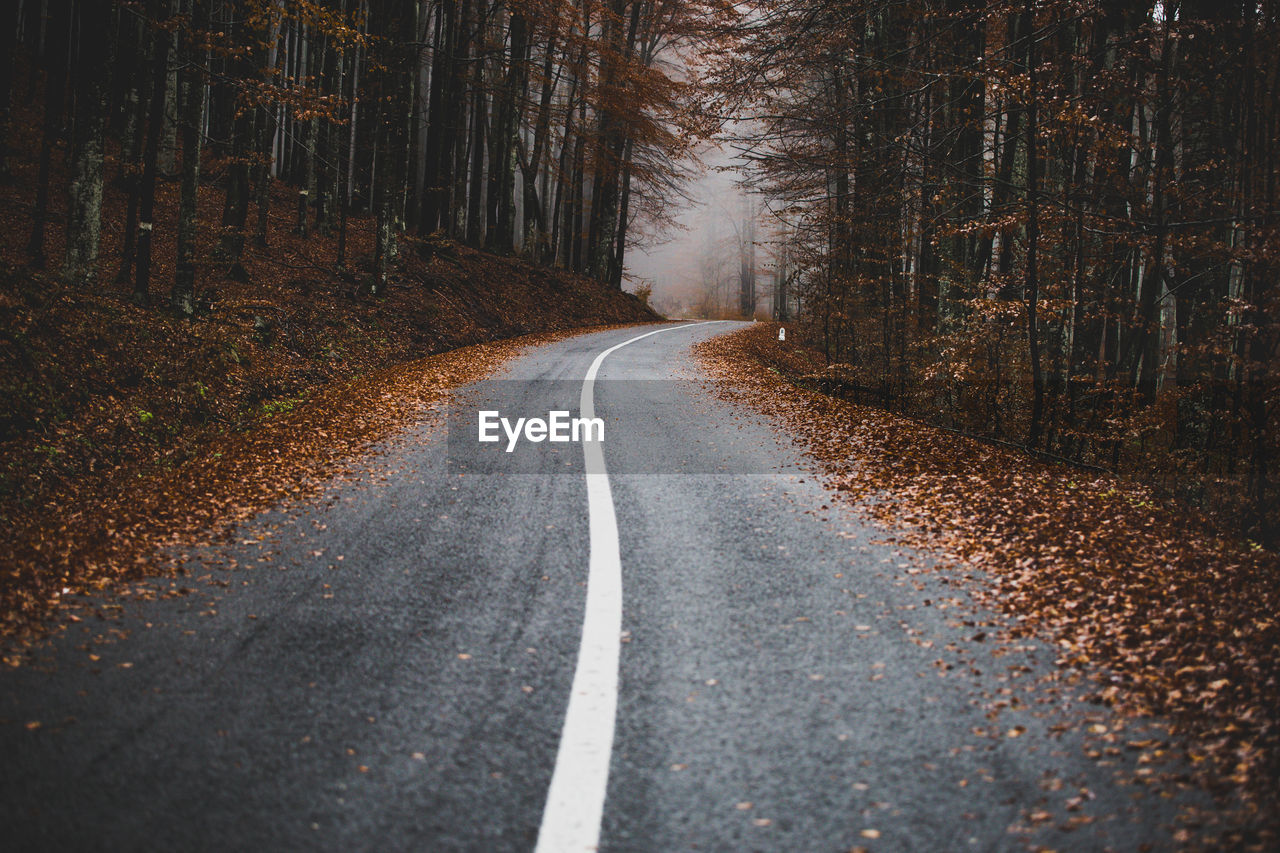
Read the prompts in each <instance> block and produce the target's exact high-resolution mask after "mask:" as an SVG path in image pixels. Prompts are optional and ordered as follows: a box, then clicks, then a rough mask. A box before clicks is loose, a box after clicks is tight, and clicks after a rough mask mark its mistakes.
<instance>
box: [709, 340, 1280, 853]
mask: <svg viewBox="0 0 1280 853" xmlns="http://www.w3.org/2000/svg"><path fill="white" fill-rule="evenodd" d="M777 330H778V326H777V324H772V323H761V324H757V325H755V326H753V327H751V328H749V329H745V330H742V331H740V332H737V333H734V334H732V335H728V336H723V337H720V338H716V339H714V340H711V341H708V342H706V343H704V344H701V345H699V347H698V348H697V352H698V355H699V356H700V358H701V359H702V361H703V363H704V365H705V366H706V367H707V368H708V369H709V371H710V372H711V374H712V375H713V376H715V377H717V378H719V379H721V380H723V381H722V382H721V383H720V384H719V387H720V389H721V393H722V394H724V395H726V396H727V397H729V398H730V399H733V400H736V401H738V402H741V403H744V404H746V405H749V406H754V407H755V408H758V409H760V410H762V411H766V412H768V413H770V414H772V415H775V416H777V417H778V418H780V419H781V420H782V422H783V423H784V424H785V427H786V429H787V431H788V433H789V434H791V435H792V436H795V438H796V440H797V441H798V442H799V443H800V445H801V446H802V447H804V448H805V449H806V450H807V451H809V453H810V454H811V455H812V456H813V458H815V459H816V460H817V464H818V465H819V466H820V468H821V472H822V474H823V476H824V478H825V479H826V481H827V482H828V483H829V485H830V486H831V488H832V489H833V490H835V491H837V492H838V493H840V494H841V495H842V496H847V498H848V500H849V502H850V503H851V504H853V505H856V506H858V507H861V508H863V509H864V510H865V511H866V512H868V513H869V514H870V515H871V516H873V518H874V520H875V521H877V522H878V523H879V524H881V525H883V526H884V527H885V528H886V529H888V530H889V531H891V532H892V534H893V535H894V537H895V538H898V539H900V540H901V541H903V542H906V543H910V544H912V545H915V546H918V547H921V548H923V549H924V550H926V551H927V552H930V553H932V554H933V555H934V556H936V557H937V560H938V561H937V564H936V565H935V567H934V570H936V571H940V572H944V573H946V574H947V575H948V576H949V577H952V578H955V579H958V580H959V581H960V582H963V583H966V584H971V585H973V586H974V587H975V588H976V590H977V593H978V595H979V597H980V598H981V599H982V600H984V601H985V602H987V603H988V604H990V605H991V606H992V607H994V608H996V609H997V610H999V611H1002V612H1004V613H1005V614H1007V616H1008V617H1009V618H1010V624H1011V625H1013V626H1014V627H1013V628H1012V629H1011V630H1010V633H1011V635H1012V636H1014V637H1016V636H1029V635H1038V636H1041V637H1044V638H1046V639H1047V640H1049V641H1050V642H1053V643H1055V644H1056V645H1057V646H1058V647H1059V648H1060V657H1059V658H1058V660H1057V664H1058V667H1059V670H1058V672H1057V673H1055V675H1054V679H1055V682H1056V685H1051V689H1055V688H1056V689H1063V690H1071V691H1077V692H1082V693H1084V694H1085V695H1086V696H1087V698H1089V699H1091V700H1093V701H1096V702H1098V703H1100V704H1104V705H1106V706H1110V707H1111V708H1112V709H1113V710H1115V711H1116V712H1117V713H1119V714H1121V715H1133V716H1144V717H1152V716H1154V717H1156V718H1162V719H1165V720H1168V721H1169V723H1170V738H1169V739H1168V740H1167V741H1164V742H1160V741H1154V740H1149V739H1148V740H1142V741H1128V740H1126V739H1125V738H1124V737H1123V735H1121V734H1118V733H1117V732H1115V731H1114V730H1112V731H1110V732H1108V731H1106V730H1105V727H1104V729H1103V731H1102V732H1101V733H1100V734H1101V737H1100V744H1099V747H1098V749H1097V753H1098V754H1097V756H1095V757H1096V758H1099V759H1100V760H1105V758H1106V756H1107V755H1115V754H1118V752H1119V751H1120V750H1137V751H1139V753H1140V756H1139V759H1138V760H1139V763H1140V764H1142V765H1143V767H1142V769H1140V770H1139V775H1138V776H1137V777H1136V778H1134V779H1133V780H1131V782H1132V784H1136V785H1144V786H1146V785H1158V784H1162V783H1163V782H1165V781H1169V780H1161V779H1159V778H1158V777H1159V775H1160V771H1158V770H1157V769H1156V767H1157V765H1159V764H1160V761H1161V759H1163V758H1165V757H1166V755H1167V754H1168V753H1170V752H1173V753H1175V754H1176V753H1177V752H1178V751H1184V755H1183V757H1184V758H1185V759H1186V762H1185V763H1186V765H1187V766H1190V767H1191V768H1193V772H1194V774H1195V776H1196V777H1197V778H1196V779H1195V780H1194V781H1195V782H1196V783H1198V784H1200V785H1203V786H1204V787H1205V788H1207V789H1208V790H1209V791H1210V792H1211V793H1213V794H1214V795H1215V796H1216V802H1217V803H1218V804H1219V805H1220V807H1221V811H1220V812H1218V813H1215V814H1204V815H1195V816H1191V817H1190V824H1189V828H1188V829H1186V830H1184V836H1183V837H1180V839H1179V840H1180V842H1182V843H1186V844H1187V845H1188V846H1191V847H1200V846H1206V847H1207V848H1209V849H1214V848H1218V849H1242V848H1247V849H1276V847H1275V846H1276V844H1277V843H1280V795H1278V793H1277V790H1276V787H1275V781H1276V779H1277V778H1280V661H1277V658H1276V649H1277V648H1280V620H1278V619H1277V616H1276V614H1277V613H1280V584H1277V582H1276V579H1277V577H1278V576H1280V559H1278V558H1277V555H1275V554H1274V553H1271V552H1269V551H1265V550H1262V549H1260V548H1258V547H1257V546H1254V545H1251V544H1250V543H1245V542H1240V541H1238V540H1235V539H1233V538H1231V537H1229V536H1226V535H1221V534H1220V533H1218V532H1216V531H1215V530H1214V529H1213V527H1212V526H1211V525H1210V524H1209V523H1208V522H1207V521H1205V520H1204V519H1203V518H1200V517H1197V516H1195V515H1192V514H1189V513H1187V512H1186V511H1184V510H1183V509H1181V508H1179V507H1178V506H1176V505H1174V504H1172V503H1170V502H1168V501H1165V500H1162V499H1160V498H1159V497H1158V496H1156V495H1155V494H1154V493H1153V492H1152V491H1151V490H1150V489H1147V488H1145V487H1143V486H1140V485H1136V484H1134V483H1132V482H1129V481H1126V480H1124V479H1122V478H1119V477H1114V476H1110V475H1106V474H1098V473H1096V472H1092V471H1085V470H1082V469H1079V468H1074V467H1071V466H1069V465H1062V464H1051V463H1046V462H1042V461H1039V460H1036V459H1033V458H1032V457H1030V456H1028V455H1027V454H1025V453H1022V452H1020V451H1018V450H1016V449H1012V448H1009V447H1004V446H997V445H993V444H991V443H988V442H983V441H980V440H977V439H973V438H969V437H966V436H963V435H958V434H956V433H954V432H950V431H946V430H942V429H938V428H935V427H931V426H927V425H923V424H920V423H918V422H916V421H913V420H910V419H907V418H903V417H899V416H896V415H894V414H891V413H889V412H886V411H884V410H882V409H878V408H874V407H868V406H864V405H858V404H856V403H853V402H849V401H846V400H843V399H838V398H837V397H834V396H831V395H828V394H824V393H821V392H820V391H818V390H817V388H818V386H819V381H820V379H821V376H822V372H823V370H824V366H825V365H824V361H823V359H822V355H821V353H819V352H817V351H816V350H811V349H808V348H806V347H805V346H804V345H803V344H801V343H797V342H796V341H795V336H794V335H792V336H791V337H790V338H789V339H788V340H787V342H785V343H784V342H780V341H778V340H777ZM992 639H993V641H994V640H995V639H996V638H994V637H993V638H992ZM1144 771H1145V772H1144ZM1174 781H1175V782H1176V780H1174ZM1197 824H1200V825H1199V826H1198V827H1197Z"/></svg>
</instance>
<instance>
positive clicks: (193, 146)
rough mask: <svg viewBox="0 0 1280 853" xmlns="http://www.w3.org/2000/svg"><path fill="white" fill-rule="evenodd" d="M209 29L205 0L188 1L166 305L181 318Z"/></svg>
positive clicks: (190, 276)
mask: <svg viewBox="0 0 1280 853" xmlns="http://www.w3.org/2000/svg"><path fill="white" fill-rule="evenodd" d="M208 30H209V0H191V16H190V27H189V28H188V29H187V31H186V32H185V33H184V34H183V37H184V39H185V41H186V45H185V48H184V56H183V58H184V60H185V62H184V63H183V64H184V66H185V69H186V70H185V71H184V74H183V76H184V77H185V78H186V87H185V92H186V94H185V95H184V98H185V100H184V101H183V104H182V122H181V125H182V126H181V132H182V195H181V198H180V200H179V203H178V257H177V269H176V271H175V274H174V278H173V290H172V291H170V294H169V305H170V307H171V308H173V310H174V311H176V312H178V313H179V314H180V315H182V316H184V317H190V316H192V315H193V314H195V310H196V305H195V291H196V239H197V237H198V231H199V215H198V213H197V209H196V206H197V203H198V202H199V192H200V148H201V143H202V142H203V133H202V132H201V131H202V129H203V126H204V79H205V74H204V70H205V64H206V63H207V62H208V52H207V51H205V50H202V49H200V48H199V47H198V46H197V45H198V44H200V43H202V42H203V41H204V39H205V38H206V36H207V33H208Z"/></svg>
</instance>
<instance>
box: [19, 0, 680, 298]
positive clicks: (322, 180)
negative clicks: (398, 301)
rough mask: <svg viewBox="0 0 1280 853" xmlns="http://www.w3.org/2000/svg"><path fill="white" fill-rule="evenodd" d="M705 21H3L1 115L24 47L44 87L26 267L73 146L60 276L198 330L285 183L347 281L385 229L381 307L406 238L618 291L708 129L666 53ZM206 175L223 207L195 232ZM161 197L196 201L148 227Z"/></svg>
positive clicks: (305, 3) (165, 6) (70, 10)
mask: <svg viewBox="0 0 1280 853" xmlns="http://www.w3.org/2000/svg"><path fill="white" fill-rule="evenodd" d="M698 12H699V10H698V8H697V7H696V6H694V5H691V4H688V3H675V2H657V3H653V2H638V3H627V2H624V0H614V2H609V3H605V4H601V3H596V2H591V0H583V2H581V3H576V4H575V3H568V2H554V0H549V1H548V2H543V0H533V2H529V3H525V2H518V3H508V2H490V0H461V2H458V0H441V2H435V3H417V2H402V1H401V0H138V2H123V0H121V2H114V3H106V2H97V0H26V1H25V2H15V3H6V4H5V14H6V15H8V16H9V20H7V21H4V22H0V29H2V30H3V33H4V36H5V37H6V38H11V39H14V40H15V41H14V43H12V44H10V45H9V46H7V47H6V50H5V55H6V61H5V79H4V81H2V82H0V86H2V87H3V88H2V91H0V98H3V99H4V101H5V103H6V104H7V103H9V102H10V100H11V99H12V98H15V97H17V98H21V97H24V95H26V96H29V95H32V94H34V91H29V92H27V93H23V92H14V91H13V79H14V74H13V59H12V57H13V56H14V55H15V54H16V53H17V50H16V48H19V47H21V48H22V49H23V50H24V51H25V53H26V54H28V55H30V56H32V57H34V59H35V62H36V63H37V65H38V66H39V68H40V70H41V71H42V72H43V75H42V76H43V92H42V94H43V97H44V128H43V151H42V154H41V162H40V180H39V191H38V197H37V198H36V199H35V203H34V209H33V211H32V215H31V220H32V224H31V235H30V242H29V246H28V253H29V255H30V257H31V259H32V260H33V261H34V262H35V263H36V264H37V265H43V264H44V263H45V261H46V258H45V230H46V224H47V219H48V216H49V196H50V193H51V192H57V191H62V190H64V188H63V187H50V179H49V175H50V160H51V158H52V157H53V156H55V154H56V153H57V152H58V145H59V142H60V141H62V140H64V139H65V140H66V141H67V142H68V143H69V145H68V150H67V152H66V155H65V156H66V157H67V158H68V161H69V163H70V167H71V176H70V179H69V182H70V187H69V188H65V189H66V191H67V192H69V195H70V201H69V208H68V211H67V214H66V228H67V241H66V250H65V256H64V257H61V258H56V259H52V260H51V261H50V262H51V263H56V264H58V265H59V269H60V274H61V276H62V277H63V278H64V279H67V280H84V281H89V280H93V279H95V278H96V279H103V278H109V277H111V276H115V278H116V279H117V281H126V280H128V281H131V282H132V283H133V297H134V299H135V301H137V302H138V303H140V304H146V303H148V302H150V301H151V300H152V299H153V297H154V295H155V293H156V292H167V293H168V300H167V301H168V303H169V305H170V306H171V307H173V308H174V309H176V310H178V311H180V312H182V313H185V314H188V315H190V314H192V313H193V312H194V309H195V295H196V289H197V279H198V278H199V277H200V271H201V270H206V271H208V272H212V273H214V274H216V275H222V274H230V275H233V276H235V275H238V274H241V272H240V269H239V263H240V260H241V257H242V254H243V252H244V247H245V245H246V241H250V240H252V241H255V242H256V243H257V244H258V245H260V246H265V243H266V235H267V224H266V223H267V219H268V211H269V205H270V203H271V193H270V191H269V188H270V186H271V184H272V183H273V182H284V183H287V184H288V185H290V186H292V187H294V188H296V192H297V211H296V216H297V224H296V227H297V229H298V232H299V233H300V234H302V235H304V236H305V235H306V234H307V233H308V231H315V232H318V233H321V234H325V235H329V234H336V235H337V237H338V240H339V245H340V249H339V260H338V262H339V263H340V264H341V263H345V261H346V257H345V252H344V251H343V248H344V247H343V246H342V241H343V238H344V237H345V228H346V218H347V215H348V213H349V212H358V213H370V214H372V215H374V216H376V218H377V223H378V225H377V240H376V247H375V252H374V259H373V265H372V266H373V269H372V276H371V277H370V278H368V280H367V289H368V291H369V292H370V293H373V294H375V295H376V294H377V293H378V292H379V290H380V289H381V288H383V287H384V286H385V283H386V280H387V270H388V266H389V265H390V264H392V263H394V261H395V258H396V255H397V251H398V242H399V241H398V239H397V238H398V236H399V235H400V234H402V233H405V232H413V233H419V234H423V235H441V236H444V237H447V238H453V239H456V240H458V241H461V242H465V243H467V244H470V245H473V246H476V247H483V248H485V249H488V250H490V251H493V252H497V253H504V254H505V253H511V252H513V251H515V250H517V249H519V250H520V251H521V252H522V253H524V254H525V255H527V256H529V257H530V258H531V259H534V260H535V261H538V262H554V263H556V264H558V265H560V266H563V267H565V268H568V269H571V270H573V271H575V272H582V273H587V274H589V275H591V276H592V277H594V278H596V279H598V280H601V281H604V282H609V283H612V284H613V285H614V286H615V287H620V286H621V281H622V269H623V263H624V253H625V249H626V246H627V244H628V240H629V239H630V238H632V237H633V236H634V232H632V231H631V230H630V229H631V228H632V227H633V226H634V227H643V222H644V221H645V219H646V217H648V218H649V219H653V218H654V217H658V216H661V213H662V208H663V206H664V205H665V204H667V203H668V202H669V200H671V199H673V198H678V196H679V192H678V177H679V174H680V169H681V168H682V167H681V165H680V163H681V158H682V156H683V154H684V153H685V151H686V150H687V148H688V147H689V145H690V140H691V139H692V138H693V137H692V135H691V132H692V130H693V128H692V127H691V120H690V119H689V118H688V117H690V116H696V115H697V112H696V111H695V110H693V109H691V108H689V106H688V105H687V104H685V103H684V101H685V100H686V99H687V97H688V87H687V86H686V85H685V84H682V83H680V82H678V81H677V80H675V79H673V77H672V76H670V75H669V74H668V72H667V69H666V68H665V66H664V64H663V62H662V61H660V55H661V54H662V53H663V52H664V50H670V49H673V48H674V47H675V46H676V45H677V44H678V43H680V42H681V41H682V40H683V39H685V38H686V37H687V35H688V32H689V17H690V16H691V15H697V14H698ZM9 48H14V49H9ZM30 85H31V87H32V90H34V87H35V85H36V80H35V77H34V76H33V78H32V81H31V84H30ZM7 115H8V113H7V112H6V116H7ZM6 132H8V129H7V127H6ZM211 169H212V170H213V171H214V173H215V174H216V175H217V180H216V182H217V184H218V186H219V188H220V189H221V191H222V192H223V193H225V204H224V206H223V212H222V216H221V218H220V220H219V221H216V222H201V221H198V218H197V214H196V208H197V206H196V199H197V196H198V192H199V188H200V185H201V181H202V176H203V175H205V174H207V173H208V171H209V170H211ZM165 179H176V180H180V181H181V186H182V199H183V201H182V205H181V209H180V212H179V215H178V220H177V222H156V221H154V216H153V213H154V211H153V207H154V199H155V186H156V182H157V180H165ZM104 181H122V182H125V183H126V184H127V188H128V193H129V203H128V210H127V214H126V216H127V218H128V223H127V226H126V227H125V229H124V233H125V235H126V237H125V240H126V244H125V246H124V247H123V262H122V264H121V266H120V268H119V269H118V270H101V269H98V264H97V259H98V256H99V253H100V249H101V247H100V245H99V243H100V233H101V227H100V220H101V204H102V192H103V185H104ZM637 223H640V225H637ZM157 228H173V229H176V231H177V235H178V243H179V245H178V256H179V257H178V264H177V267H178V268H177V271H176V274H175V276H174V280H173V281H172V282H155V281H152V280H151V274H150V273H151V264H150V251H151V241H152V240H153V238H154V236H153V235H154V233H155V230H154V229H157ZM201 229H204V230H205V231H206V233H207V232H209V231H213V232H216V233H217V234H218V243H217V251H216V256H215V257H214V258H211V259H210V258H204V257H200V256H198V248H197V247H198V245H199V243H198V240H197V235H198V233H199V232H200V230H201Z"/></svg>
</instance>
